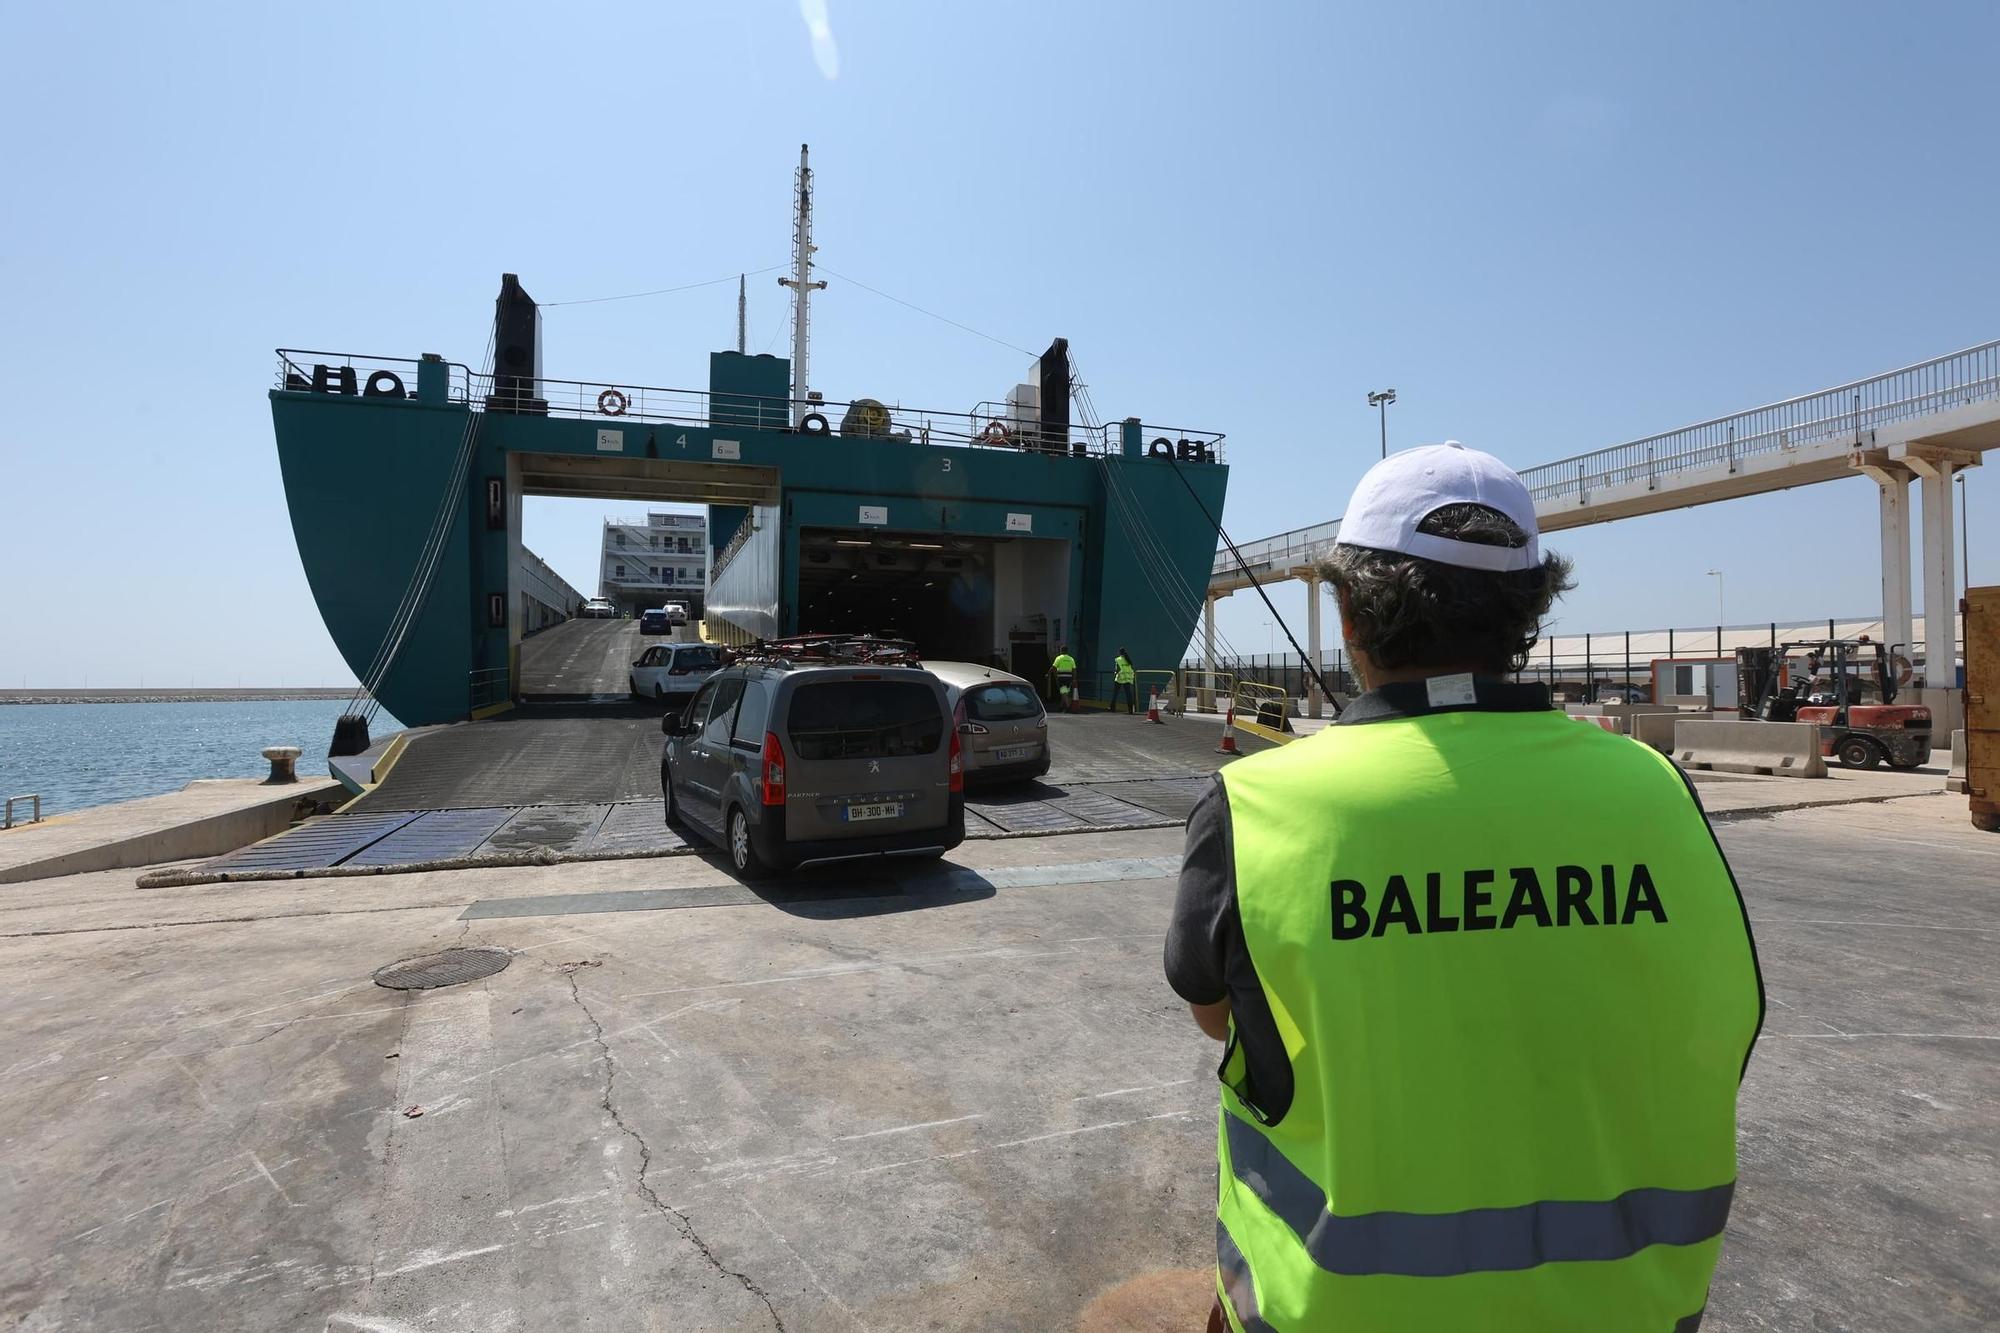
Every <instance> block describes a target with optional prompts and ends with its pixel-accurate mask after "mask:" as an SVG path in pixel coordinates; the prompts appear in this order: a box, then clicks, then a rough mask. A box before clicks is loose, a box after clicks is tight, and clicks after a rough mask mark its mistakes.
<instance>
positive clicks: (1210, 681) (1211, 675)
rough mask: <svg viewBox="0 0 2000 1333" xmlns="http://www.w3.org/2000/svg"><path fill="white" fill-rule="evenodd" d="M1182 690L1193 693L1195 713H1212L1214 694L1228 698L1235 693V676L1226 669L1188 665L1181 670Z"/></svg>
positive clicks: (1213, 709)
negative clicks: (1207, 668)
mask: <svg viewBox="0 0 2000 1333" xmlns="http://www.w3.org/2000/svg"><path fill="white" fill-rule="evenodd" d="M1181 676H1182V678H1183V679H1182V681H1181V685H1182V688H1183V690H1185V691H1187V692H1189V693H1192V694H1193V695H1194V707H1195V711H1196V712H1197V713H1213V712H1214V711H1215V696H1216V695H1218V694H1219V695H1221V696H1222V697H1223V698H1225V699H1228V698H1232V697H1234V695H1235V694H1236V677H1235V676H1234V675H1232V674H1231V673H1229V672H1227V671H1205V670H1202V669H1201V668H1199V667H1189V668H1188V669H1186V670H1184V671H1182V672H1181Z"/></svg>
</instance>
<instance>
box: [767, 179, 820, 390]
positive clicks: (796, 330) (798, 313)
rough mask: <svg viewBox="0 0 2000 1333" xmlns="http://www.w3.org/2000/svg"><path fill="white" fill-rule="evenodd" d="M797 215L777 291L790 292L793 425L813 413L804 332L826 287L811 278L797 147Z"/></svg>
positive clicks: (804, 185)
mask: <svg viewBox="0 0 2000 1333" xmlns="http://www.w3.org/2000/svg"><path fill="white" fill-rule="evenodd" d="M797 180H798V190H797V193H798V212H797V214H796V216H794V217H793V219H792V276H791V277H789V278H779V279H778V285H779V286H780V287H789V288H791V289H792V424H793V425H794V426H797V425H801V424H803V422H804V421H805V418H806V413H808V412H810V411H811V410H812V407H811V405H810V404H809V403H807V402H806V392H807V390H808V388H809V386H810V383H811V382H810V381H809V380H808V379H807V376H806V341H807V338H806V330H807V327H808V325H809V324H810V323H811V320H812V311H811V299H812V294H813V293H814V292H815V291H819V290H821V289H822V288H824V287H825V286H826V283H825V282H814V281H813V277H812V268H813V261H812V257H813V251H814V250H816V249H818V248H819V247H817V246H815V245H814V244H813V239H812V236H813V214H812V207H813V204H812V198H813V195H812V189H813V186H812V180H813V178H812V168H811V167H810V166H808V165H807V164H806V145H805V144H800V145H799V174H798V178H797Z"/></svg>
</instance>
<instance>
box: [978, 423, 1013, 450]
mask: <svg viewBox="0 0 2000 1333" xmlns="http://www.w3.org/2000/svg"><path fill="white" fill-rule="evenodd" d="M1013 438H1014V437H1013V436H1011V435H1009V434H1008V433H1007V428H1006V427H1005V426H1003V425H1001V424H1000V423H999V422H997V421H989V422H987V423H986V429H985V430H982V431H980V432H979V442H980V443H981V444H1009V443H1011V442H1012V441H1013Z"/></svg>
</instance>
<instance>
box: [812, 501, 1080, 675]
mask: <svg viewBox="0 0 2000 1333" xmlns="http://www.w3.org/2000/svg"><path fill="white" fill-rule="evenodd" d="M1072 554H1073V553H1072V544H1071V543H1070V542H1069V541H1066V540H1061V539H1053V538H1037V537H1030V536H1014V537H993V536H972V535H964V534H959V533H947V532H868V531H863V530H858V529H852V528H806V529H803V530H801V532H800V534H799V586H798V598H797V602H796V605H797V608H798V613H797V618H798V629H799V632H800V633H805V634H812V633H820V632H852V631H855V630H865V631H867V632H869V633H875V634H882V635H886V636H889V637H893V638H899V639H909V640H911V641H912V642H914V643H915V644H916V645H917V647H918V649H919V651H921V652H922V654H923V655H924V656H925V657H928V658H932V659H936V660H947V661H965V662H979V663H982V664H986V665H992V666H999V667H1002V668H1004V669H1005V670H1008V671H1012V672H1014V673H1016V674H1018V675H1022V676H1026V677H1028V678H1029V679H1031V680H1035V679H1040V677H1041V675H1042V674H1043V672H1044V671H1046V669H1047V667H1048V663H1049V660H1050V658H1051V657H1052V656H1053V654H1054V645H1055V644H1056V643H1057V642H1059V641H1061V640H1062V639H1063V638H1064V637H1065V633H1066V631H1065V629H1064V626H1065V625H1066V624H1067V623H1068V618H1069V593H1070V572H1071V563H1072Z"/></svg>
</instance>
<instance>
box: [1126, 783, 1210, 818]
mask: <svg viewBox="0 0 2000 1333" xmlns="http://www.w3.org/2000/svg"><path fill="white" fill-rule="evenodd" d="M1214 785H1215V779H1214V778H1155V779H1153V780H1152V781H1150V782H1117V783H1111V784H1108V785H1107V786H1104V787H1100V788H1097V790H1099V791H1106V792H1110V793H1113V794H1115V795H1116V796H1117V798H1118V799H1119V800H1121V801H1124V802H1126V803H1128V804H1131V805H1139V806H1144V807H1145V808H1146V809H1148V810H1150V811H1152V812H1153V813H1154V814H1156V815H1159V816H1161V817H1163V818H1166V819H1170V820H1172V821H1174V822H1175V823H1183V822H1185V821H1186V819H1187V817H1188V815H1189V813H1190V812H1192V811H1193V809H1194V806H1195V802H1196V801H1199V800H1200V799H1201V798H1202V797H1203V796H1205V795H1207V794H1208V789H1209V788H1210V787H1212V786H1214Z"/></svg>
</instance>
